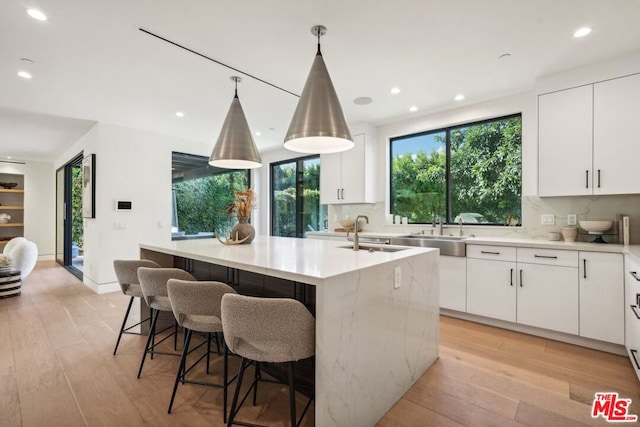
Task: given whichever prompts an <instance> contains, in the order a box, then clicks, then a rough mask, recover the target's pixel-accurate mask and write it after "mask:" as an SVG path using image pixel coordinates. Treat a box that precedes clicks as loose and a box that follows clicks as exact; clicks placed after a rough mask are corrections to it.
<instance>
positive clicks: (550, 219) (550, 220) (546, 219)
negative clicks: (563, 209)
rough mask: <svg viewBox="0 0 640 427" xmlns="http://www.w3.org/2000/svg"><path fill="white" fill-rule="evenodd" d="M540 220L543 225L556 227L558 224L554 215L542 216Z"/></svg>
mask: <svg viewBox="0 0 640 427" xmlns="http://www.w3.org/2000/svg"><path fill="white" fill-rule="evenodd" d="M540 218H541V223H542V225H554V224H555V223H556V219H555V216H554V215H553V214H542V215H541V216H540Z"/></svg>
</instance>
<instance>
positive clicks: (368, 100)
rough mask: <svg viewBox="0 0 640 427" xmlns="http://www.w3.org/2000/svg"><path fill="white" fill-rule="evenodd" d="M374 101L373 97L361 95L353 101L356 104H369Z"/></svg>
mask: <svg viewBox="0 0 640 427" xmlns="http://www.w3.org/2000/svg"><path fill="white" fill-rule="evenodd" d="M372 102H373V99H372V98H369V97H368V96H361V97H358V98H356V99H354V100H353V103H354V104H356V105H367V104H371V103H372Z"/></svg>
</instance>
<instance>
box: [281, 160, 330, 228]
mask: <svg viewBox="0 0 640 427" xmlns="http://www.w3.org/2000/svg"><path fill="white" fill-rule="evenodd" d="M326 219H327V206H326V205H320V156H313V157H303V158H299V159H294V160H286V161H284V162H279V163H272V164H271V235H272V236H284V237H305V236H306V232H307V231H318V230H322V229H323V228H324V227H323V225H324V223H325V220H326Z"/></svg>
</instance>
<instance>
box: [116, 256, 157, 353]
mask: <svg viewBox="0 0 640 427" xmlns="http://www.w3.org/2000/svg"><path fill="white" fill-rule="evenodd" d="M138 267H148V268H159V267H160V266H159V265H158V264H156V263H155V262H153V261H149V260H146V259H135V260H119V259H116V260H114V261H113V269H114V270H115V272H116V278H117V279H118V284H119V285H120V290H121V291H122V293H123V294H125V295H128V296H130V297H131V299H130V300H129V306H128V307H127V311H126V313H125V314H124V319H123V320H122V326H120V333H118V340H117V341H116V348H115V349H114V350H113V355H114V356H115V355H116V352H117V351H118V346H119V345H120V339H121V338H122V334H134V335H142V334H140V333H138V332H131V331H130V330H131V329H132V328H135V327H136V326H139V325H141V324H142V323H144V322H148V321H150V320H151V312H150V313H149V317H147V318H146V319H144V320H141V321H140V322H138V323H136V324H135V325H131V326H129V327H125V326H126V324H127V320H128V319H129V312H130V311H131V306H132V305H133V300H134V299H135V298H144V295H142V288H141V287H140V282H139V281H138Z"/></svg>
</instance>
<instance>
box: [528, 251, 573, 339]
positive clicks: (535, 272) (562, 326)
mask: <svg viewBox="0 0 640 427" xmlns="http://www.w3.org/2000/svg"><path fill="white" fill-rule="evenodd" d="M576 267H577V266H576ZM576 267H564V266H556V265H544V264H525V263H518V296H517V300H518V302H517V316H516V318H517V322H518V323H521V324H523V325H529V326H535V327H538V328H544V329H550V330H553V331H559V332H566V333H568V334H575V335H577V334H578V277H577V270H578V269H577V268H576Z"/></svg>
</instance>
